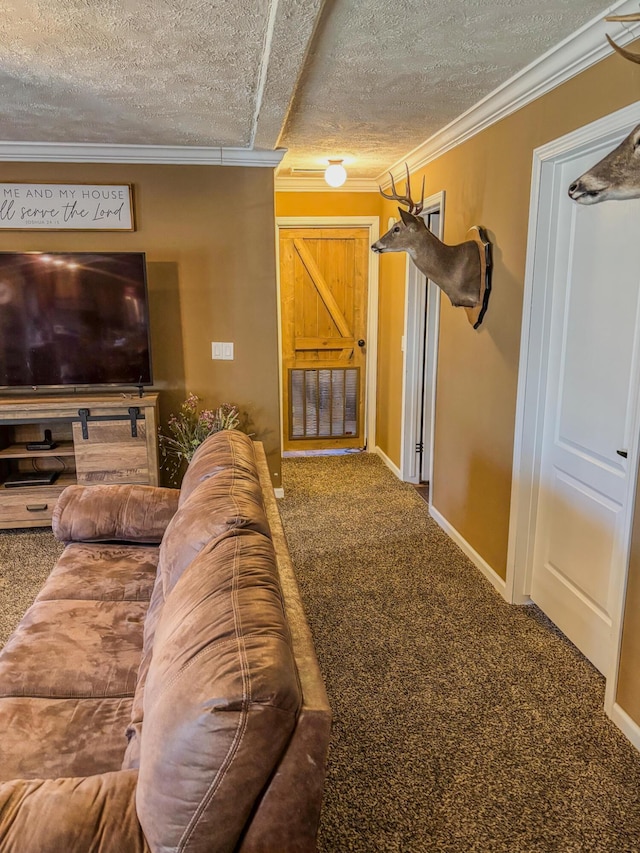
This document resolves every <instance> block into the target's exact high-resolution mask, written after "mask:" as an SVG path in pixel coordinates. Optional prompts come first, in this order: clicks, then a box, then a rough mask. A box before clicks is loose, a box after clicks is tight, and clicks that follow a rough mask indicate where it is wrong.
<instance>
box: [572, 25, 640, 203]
mask: <svg viewBox="0 0 640 853" xmlns="http://www.w3.org/2000/svg"><path fill="white" fill-rule="evenodd" d="M605 21H640V13H638V14H633V15H609V17H607V18H605ZM607 41H608V42H609V44H610V45H611V47H612V48H613V49H614V50H615V51H616V52H617V53H619V54H620V56H623V57H624V58H625V59H628V60H630V61H631V62H637V63H640V54H637V53H632V52H631V51H630V50H624V48H622V47H619V46H618V45H617V44H616V43H615V42H614V40H613V39H612V38H611V37H610V36H608V35H607ZM569 195H570V197H571V198H572V199H573V200H574V201H577V202H578V204H597V203H598V202H600V201H608V200H621V199H628V198H639V197H640V124H639V125H638V126H637V127H634V129H633V130H632V131H631V133H630V134H629V136H627V137H626V139H623V140H622V142H621V143H620V145H618V147H617V148H614V150H613V151H611V153H610V154H607V156H606V157H603V159H602V160H600V161H599V162H598V163H596V165H595V166H592V167H591V169H589V171H588V172H585V173H584V175H581V176H580V177H579V178H578V179H577V180H575V181H574V182H573V183H572V184H571V186H570V187H569Z"/></svg>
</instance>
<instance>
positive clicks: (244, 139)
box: [0, 0, 606, 177]
mask: <svg viewBox="0 0 640 853" xmlns="http://www.w3.org/2000/svg"><path fill="white" fill-rule="evenodd" d="M605 8H606V7H605V5H604V4H603V2H602V0H536V2H533V0H325V2H324V3H323V0H53V2H52V0H0V85H1V87H2V99H1V101H0V141H30V142H58V143H60V142H75V143H79V142H89V143H119V144H145V145H187V146H216V147H238V148H256V149H273V148H275V147H276V146H277V145H280V146H284V147H286V148H288V149H289V151H288V153H287V155H286V156H285V158H284V160H283V163H282V165H281V167H280V174H284V175H286V174H288V173H290V170H291V169H292V168H296V169H305V168H310V169H313V168H318V167H319V166H321V165H322V164H323V163H325V162H326V159H327V157H330V156H336V157H343V158H345V160H346V162H347V163H348V164H349V167H350V174H352V175H355V176H359V177H375V176H377V175H378V174H379V173H380V172H381V171H383V170H384V169H385V168H386V167H387V166H389V165H390V164H391V163H393V162H395V161H396V160H398V159H400V158H401V157H402V156H403V155H404V154H406V153H407V152H408V151H409V150H411V149H412V148H414V147H416V146H417V145H419V144H420V143H421V142H423V141H424V140H425V139H426V138H428V137H429V136H431V135H432V134H433V133H435V132H436V131H437V130H439V129H440V128H441V127H443V126H444V125H446V124H448V123H449V122H450V121H451V120H453V119H454V118H456V117H457V116H458V115H460V114H461V113H462V112H464V111H465V110H466V109H468V108H469V107H471V106H472V105H473V104H475V103H477V101H479V100H480V99H481V98H482V97H484V96H485V95H486V94H488V93H489V92H490V91H492V90H494V89H495V88H496V87H497V86H499V85H500V84H501V83H503V82H504V81H506V80H507V79H509V78H510V77H512V76H513V75H514V74H515V73H516V72H518V71H519V70H520V69H522V68H523V67H524V66H526V65H527V64H529V63H530V62H531V61H533V60H534V59H536V58H537V57H538V56H540V55H541V54H543V53H544V52H545V51H547V50H548V49H549V48H551V47H553V46H554V45H555V44H557V43H558V42H560V41H561V40H562V39H564V38H565V37H567V36H568V35H570V34H571V33H572V32H574V31H575V30H577V29H579V28H580V27H581V26H582V25H584V24H585V23H587V22H588V21H590V20H591V19H593V18H595V17H597V16H598V15H600V14H602V15H604V13H605Z"/></svg>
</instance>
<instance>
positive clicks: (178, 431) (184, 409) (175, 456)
mask: <svg viewBox="0 0 640 853" xmlns="http://www.w3.org/2000/svg"><path fill="white" fill-rule="evenodd" d="M239 426H240V411H239V409H238V407H237V406H235V405H233V404H231V403H222V404H221V405H219V406H218V407H217V408H216V409H200V397H198V396H197V395H196V394H189V395H188V396H187V399H186V400H185V401H184V403H183V404H182V405H181V406H180V411H179V412H178V414H177V415H174V414H172V415H170V416H169V420H168V422H167V427H168V432H169V434H168V435H165V434H164V433H162V432H159V435H158V439H159V444H160V453H161V455H162V459H163V461H162V467H163V468H166V469H167V470H168V471H169V476H170V478H171V481H172V482H174V483H177V482H179V480H181V479H182V476H181V475H182V470H183V468H184V467H185V466H186V465H187V464H188V463H189V462H190V461H191V457H192V456H193V454H194V453H195V452H196V450H197V449H198V447H200V445H201V444H202V442H203V441H204V440H205V438H208V437H209V436H210V435H213V434H214V433H216V432H220V431H221V430H223V429H238V427H239Z"/></svg>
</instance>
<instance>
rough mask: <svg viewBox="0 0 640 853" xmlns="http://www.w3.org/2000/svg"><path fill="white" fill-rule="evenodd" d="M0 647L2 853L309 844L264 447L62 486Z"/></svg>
mask: <svg viewBox="0 0 640 853" xmlns="http://www.w3.org/2000/svg"><path fill="white" fill-rule="evenodd" d="M53 527H54V532H55V534H56V536H57V537H58V538H59V539H61V540H62V541H64V542H66V543H68V544H67V545H66V547H65V550H64V552H63V554H62V556H61V557H60V560H59V562H58V563H57V565H56V567H55V568H54V570H53V571H52V573H51V575H50V576H49V578H48V580H47V581H46V583H45V585H44V587H43V589H42V590H41V592H40V594H39V595H38V597H37V599H36V601H35V602H34V604H33V605H32V606H31V607H30V608H29V610H28V611H27V613H26V614H25V616H24V618H23V619H22V621H21V623H20V625H19V626H18V627H17V629H16V630H15V631H14V633H13V635H12V636H11V638H10V639H9V641H8V642H7V645H6V646H5V648H4V649H3V651H2V652H1V653H0V732H1V734H0V782H1V783H2V784H0V851H1V853H88V851H92V853H138V851H149V850H151V851H154V853H170V851H189V853H214V852H215V853H218V851H241V852H242V853H259V851H260V853H287V851H292V853H293V851H311V850H314V849H315V846H316V845H315V837H316V830H317V824H318V818H319V813H320V804H321V797H322V787H323V782H324V774H325V761H326V752H327V745H328V738H329V729H330V710H329V706H328V703H327V697H326V693H325V690H324V686H323V683H322V679H321V677H320V673H319V670H318V666H317V661H316V657H315V653H314V650H313V644H312V642H311V637H310V634H309V630H308V627H307V623H306V620H305V616H304V613H303V610H302V606H301V602H300V597H299V594H298V588H297V585H296V581H295V578H294V576H293V571H292V567H291V563H290V559H289V556H288V552H287V546H286V541H285V538H284V534H283V531H282V527H281V524H280V518H279V514H278V509H277V506H276V504H275V498H274V495H273V490H272V488H271V483H270V479H269V474H268V470H267V466H266V461H265V458H264V452H263V450H262V446H261V445H259V444H254V443H253V442H252V441H251V440H250V439H249V438H248V437H247V436H245V435H243V434H242V433H239V432H235V431H230V432H229V431H226V432H222V433H218V434H217V435H215V436H212V437H211V438H209V439H207V441H206V442H204V444H202V445H201V447H200V448H199V449H198V451H197V452H196V454H195V456H194V458H193V460H192V461H191V463H190V465H189V468H188V470H187V473H186V475H185V478H184V481H183V484H182V487H181V489H180V491H179V492H178V491H177V490H174V489H162V488H155V487H151V486H91V487H83V486H70V487H69V488H68V489H66V490H65V492H63V494H62V496H61V497H60V499H59V502H58V504H57V506H56V509H55V512H54V519H53Z"/></svg>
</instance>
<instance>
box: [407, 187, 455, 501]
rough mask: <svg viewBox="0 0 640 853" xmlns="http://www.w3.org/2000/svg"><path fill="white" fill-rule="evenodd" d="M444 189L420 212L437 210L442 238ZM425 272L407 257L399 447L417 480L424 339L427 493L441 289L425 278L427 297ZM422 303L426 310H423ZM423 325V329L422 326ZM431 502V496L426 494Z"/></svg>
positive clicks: (410, 478)
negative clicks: (427, 409)
mask: <svg viewBox="0 0 640 853" xmlns="http://www.w3.org/2000/svg"><path fill="white" fill-rule="evenodd" d="M444 204H445V192H444V190H442V191H441V192H438V193H435V194H434V195H432V196H429V198H427V199H425V202H424V208H423V210H422V213H421V214H420V215H421V216H428V215H429V214H430V213H439V214H440V222H439V224H438V233H437V234H436V237H438V238H439V239H440V240H442V237H443V234H444ZM424 282H425V275H424V273H421V272H420V270H419V269H418V268H417V267H416V265H415V264H414V263H413V262H412V261H411V259H410V258H409V257H407V274H406V287H405V310H404V346H403V350H404V364H403V371H402V436H401V447H400V460H401V461H400V472H401V475H402V479H403V480H404V481H405V482H407V483H414V484H416V483H419V482H420V471H418V470H417V461H416V451H415V448H416V445H417V444H418V442H419V441H420V440H421V439H424V435H422V436H420V435H418V432H419V428H418V418H417V411H418V398H419V395H420V394H421V393H422V386H421V381H420V380H421V372H422V358H423V350H422V342H423V341H424V340H425V331H426V335H427V337H426V341H427V352H426V357H425V367H426V370H427V371H428V373H427V374H426V376H425V381H426V384H427V385H428V387H429V389H430V398H431V399H430V402H431V406H430V417H429V423H428V425H427V426H426V428H425V431H424V432H425V434H426V433H428V435H429V438H428V445H429V495H430V496H431V494H433V453H434V433H435V430H434V423H435V406H436V374H437V370H438V336H439V334H440V289H439V287H438V285H437V284H434V282H432V281H428V282H427V285H428V290H429V299H428V301H427V300H426V299H425V297H426V289H425V287H424ZM425 303H426V306H427V310H426V311H425ZM425 327H426V329H425ZM429 505H431V498H429Z"/></svg>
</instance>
